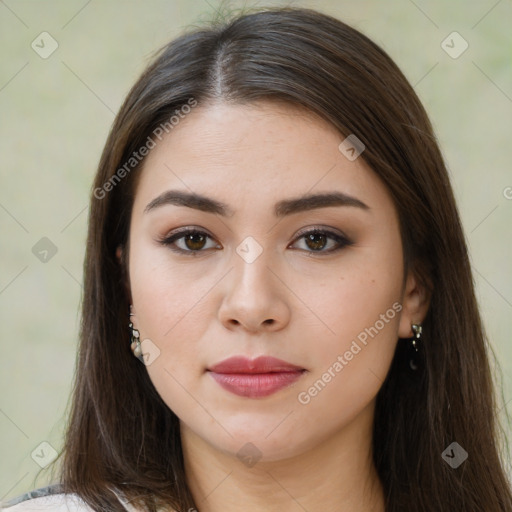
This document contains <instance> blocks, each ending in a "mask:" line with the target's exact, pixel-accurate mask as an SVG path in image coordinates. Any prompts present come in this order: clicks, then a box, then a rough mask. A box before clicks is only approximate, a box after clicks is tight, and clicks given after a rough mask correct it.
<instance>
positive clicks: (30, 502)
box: [0, 489, 138, 512]
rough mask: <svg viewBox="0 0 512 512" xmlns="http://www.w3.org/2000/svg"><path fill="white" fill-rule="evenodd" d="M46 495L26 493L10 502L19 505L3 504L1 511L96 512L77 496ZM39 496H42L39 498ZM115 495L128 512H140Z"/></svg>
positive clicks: (38, 491)
mask: <svg viewBox="0 0 512 512" xmlns="http://www.w3.org/2000/svg"><path fill="white" fill-rule="evenodd" d="M41 491H42V492H41ZM44 493H45V489H42V490H37V491H35V492H33V496H31V495H30V494H31V493H26V494H25V495H23V496H19V497H17V498H14V499H13V500H10V501H18V503H15V504H14V505H9V504H8V502H7V503H2V504H1V508H0V510H5V511H6V512H42V511H50V510H51V511H52V512H94V510H93V509H92V508H91V507H89V505H87V503H85V501H83V500H82V499H81V498H80V497H79V496H77V495H76V494H64V493H57V494H48V495H41V494H44ZM37 494H40V495H39V496H38V495H37ZM115 494H116V496H117V498H118V499H119V501H120V502H121V504H122V505H123V506H124V508H125V509H126V510H127V511H129V512H138V510H137V509H136V508H135V507H133V505H130V503H128V502H127V501H125V500H124V499H122V497H121V496H119V494H117V493H115ZM19 500H22V501H19Z"/></svg>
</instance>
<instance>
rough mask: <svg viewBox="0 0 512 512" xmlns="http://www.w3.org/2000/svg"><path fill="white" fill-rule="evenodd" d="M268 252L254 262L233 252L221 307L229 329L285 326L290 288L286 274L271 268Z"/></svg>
mask: <svg viewBox="0 0 512 512" xmlns="http://www.w3.org/2000/svg"><path fill="white" fill-rule="evenodd" d="M265 253H266V251H263V253H262V254H261V255H260V256H259V257H258V258H257V259H256V260H255V261H253V262H252V263H248V262H247V261H244V259H243V258H241V257H240V256H238V254H235V255H234V268H233V270H232V271H231V272H229V279H226V280H224V288H223V294H224V295H223V298H222V303H221V305H220V308H219V311H218V316H219V320H220V321H221V323H222V324H223V325H224V326H225V327H226V328H227V329H229V330H233V329H242V330H246V331H249V332H251V333H256V332H259V331H264V332H271V331H277V330H279V329H282V328H284V327H285V326H286V325H287V324H288V322H289V320H290V307H289V303H288V298H289V296H290V294H291V292H290V290H289V289H288V288H287V286H286V284H285V283H286V280H285V279H284V278H283V276H280V275H279V272H278V271H277V272H276V271H275V270H273V269H271V268H270V266H269V261H268V258H266V257H265V256H264V255H265ZM274 266H275V265H274Z"/></svg>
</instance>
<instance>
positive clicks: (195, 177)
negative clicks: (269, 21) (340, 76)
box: [126, 103, 411, 460]
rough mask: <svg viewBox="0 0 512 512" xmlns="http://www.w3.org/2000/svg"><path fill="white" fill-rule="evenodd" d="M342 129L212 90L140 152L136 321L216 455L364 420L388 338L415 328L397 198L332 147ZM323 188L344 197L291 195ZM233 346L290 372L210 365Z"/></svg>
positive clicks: (387, 357)
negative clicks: (236, 101) (215, 97)
mask: <svg viewBox="0 0 512 512" xmlns="http://www.w3.org/2000/svg"><path fill="white" fill-rule="evenodd" d="M344 138H345V137H343V136H340V134H339V133H338V132H337V131H336V130H335V129H334V128H333V127H332V126H331V125H330V124H328V123H327V122H325V121H323V120H321V119H319V118H317V117H314V116H313V115H311V114H310V115H308V114H307V113H304V112H301V111H300V110H297V109H294V108H293V107H289V106H283V105H277V104H275V103H274V104H273V103H259V104H252V105H249V106H247V105H246V106H242V105H229V106H228V105H226V104H215V105H208V106H199V107H197V108H196V109H194V110H192V112H191V113H190V114H188V115H187V116H186V117H185V118H184V119H182V120H180V122H179V124H178V125H176V126H174V128H173V129H172V131H171V132H170V133H169V134H168V135H166V137H165V138H163V140H162V141H161V142H159V143H157V145H156V147H155V148H154V149H152V150H151V152H150V154H149V156H148V157H147V159H146V162H145V165H144V169H143V171H142V174H141V176H140V181H139V184H138V187H137V191H136V197H135V201H134V205H133V211H132V216H131V227H130V249H129V250H130V254H129V278H130V283H129V285H130V291H131V298H132V304H133V312H134V316H133V317H132V318H133V323H134V325H135V326H136V327H137V328H138V329H139V331H140V336H141V340H149V341H144V342H143V349H144V350H145V351H146V352H147V359H146V368H147V371H148V372H149V376H150V378H151V380H152V382H153V384H154V386H155V387H156V389H157V391H158V393H159V394H160V395H161V397H162V399H163V400H164V401H165V403H166V404H167V405H168V406H169V407H170V408H171V409H172V410H173V411H174V412H175V414H176V415H177V416H178V417H179V418H180V421H181V427H182V432H185V433H190V434H191V435H193V436H194V437H196V438H199V439H201V440H202V441H203V442H206V443H208V444H209V445H210V446H211V447H214V448H216V449H218V450H221V451H224V452H225V453H228V454H232V455H234V454H236V453H238V452H239V450H240V449H242V447H244V445H245V448H244V449H245V450H247V449H248V448H247V446H251V448H250V449H249V451H250V450H251V449H252V450H255V451H256V450H257V451H258V457H262V458H263V459H264V460H278V459H280V458H284V457H291V456H294V455H297V454H299V453H301V452H304V451H306V450H309V449H311V448H314V447H315V446H319V445H320V443H323V442H324V441H326V440H328V439H330V438H333V436H337V435H338V434H341V433H342V432H343V430H344V429H347V428H349V427H350V425H352V426H353V425H356V424H357V421H360V420H361V419H362V418H365V423H364V424H365V426H366V427H368V425H369V421H370V417H371V413H369V411H372V410H373V409H372V408H373V405H374V399H375V396H376V394H377V392H378V390H379V388H380V387H381V385H382V383H383V380H384V378H385V376H386V373H387V371H388V369H389V366H390V363H391V359H392V356H393V353H394V350H395V346H396V343H397V339H398V337H399V336H401V337H406V336H410V335H411V331H410V323H408V321H409V319H407V318H405V316H406V315H404V314H403V313H404V312H405V311H406V309H404V310H402V311H401V308H402V302H403V295H402V292H403V288H402V286H403V281H402V277H403V260H402V243H401V237H400V232H399V224H398V217H397V213H396V210H395V207H394V204H393V202H392V199H391V197H390V195H389V193H388V192H387V189H386V187H385V186H384V185H383V183H382V182H381V181H380V179H379V178H378V177H377V176H376V174H374V172H373V171H372V170H371V169H370V168H369V167H367V165H366V164H365V163H364V162H363V160H362V158H355V159H354V156H355V155H356V154H357V153H355V152H352V151H350V150H349V151H348V152H345V153H343V152H342V151H341V150H340V149H339V147H338V146H339V145H340V143H341V142H342V141H343V140H344ZM347 157H350V158H347ZM171 191H173V192H171ZM172 193H175V194H176V193H180V194H182V200H181V202H180V201H179V200H177V199H174V200H172V197H171V194H172ZM192 194H194V195H196V196H200V197H201V198H203V199H201V200H199V199H197V198H196V199H193V198H192V197H191V195H192ZM323 194H339V196H338V199H337V200H336V201H335V200H331V202H330V203H329V204H327V203H325V202H322V200H321V199H319V200H315V199H310V200H304V201H303V202H295V201H296V200H297V199H299V198H305V197H306V196H310V195H323ZM189 196H190V197H189ZM344 196H345V201H343V200H342V199H343V197H344ZM187 197H189V198H188V199H186V198H187ZM183 198H185V199H183ZM221 205H222V206H223V208H224V209H225V211H224V212H222V211H221V209H220V206H221ZM276 207H278V208H277V211H276ZM185 228H186V229H190V230H196V231H199V232H200V233H199V234H197V233H196V234H195V235H192V236H188V237H187V236H186V234H185V233H184V232H183V230H184V229H185ZM315 229H316V230H317V231H318V233H316V234H314V233H313V234H311V231H313V230H315ZM178 231H180V233H179V235H177V236H176V237H174V235H175V234H176V233H177V232H178ZM308 233H310V234H309V235H308ZM180 236H181V238H180ZM172 238H173V240H172ZM166 239H167V241H168V243H167V244H166V243H165V240H166ZM144 347H145V348H144ZM126 349H127V350H129V346H128V344H127V347H126ZM233 356H243V357H245V358H248V359H250V360H252V359H255V358H257V357H260V356H270V357H275V358H278V359H280V360H283V361H286V362H287V363H289V364H291V365H294V368H295V371H292V369H290V368H287V367H286V368H284V367H279V366H272V365H270V366H267V367H265V368H260V369H259V370H254V371H259V372H261V373H266V375H261V373H260V375H259V376H258V375H256V374H252V375H248V374H242V375H240V373H241V372H243V371H244V370H239V369H237V368H231V369H224V370H222V369H221V370H219V371H218V373H215V372H213V371H211V369H212V368H213V366H214V365H217V364H218V363H220V362H221V361H223V360H225V359H228V358H231V357H233ZM272 369H273V370H275V372H274V374H273V375H269V371H271V370H272ZM229 372H231V373H232V372H235V373H238V375H233V374H229ZM366 427H365V428H366ZM246 443H252V444H251V445H246ZM254 447H255V448H254Z"/></svg>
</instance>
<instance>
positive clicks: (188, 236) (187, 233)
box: [159, 228, 218, 256]
mask: <svg viewBox="0 0 512 512" xmlns="http://www.w3.org/2000/svg"><path fill="white" fill-rule="evenodd" d="M211 238H212V237H211V236H210V235H209V234H208V233H205V232H204V231H199V230H197V229H190V228H188V229H182V230H180V231H177V232H175V233H173V234H171V235H170V236H168V237H166V238H164V239H162V240H159V242H160V243H161V244H162V245H165V246H167V247H169V248H170V249H171V250H173V251H174V252H178V253H181V254H187V255H192V256H195V255H196V254H197V253H200V252H206V250H203V249H211V248H215V247H217V248H218V246H215V244H213V246H210V247H207V245H206V244H207V243H208V239H211ZM178 242H181V243H180V244H178Z"/></svg>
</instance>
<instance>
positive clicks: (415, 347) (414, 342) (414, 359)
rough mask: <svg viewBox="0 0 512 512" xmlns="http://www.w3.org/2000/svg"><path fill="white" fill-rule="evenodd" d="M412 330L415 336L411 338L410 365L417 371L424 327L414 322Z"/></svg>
mask: <svg viewBox="0 0 512 512" xmlns="http://www.w3.org/2000/svg"><path fill="white" fill-rule="evenodd" d="M411 329H412V332H413V333H414V336H413V337H412V339H411V349H412V350H411V351H412V354H411V356H410V359H409V366H410V368H411V370H413V371H416V370H417V369H418V359H419V344H420V341H421V334H422V332H423V329H422V327H421V324H412V325H411Z"/></svg>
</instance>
